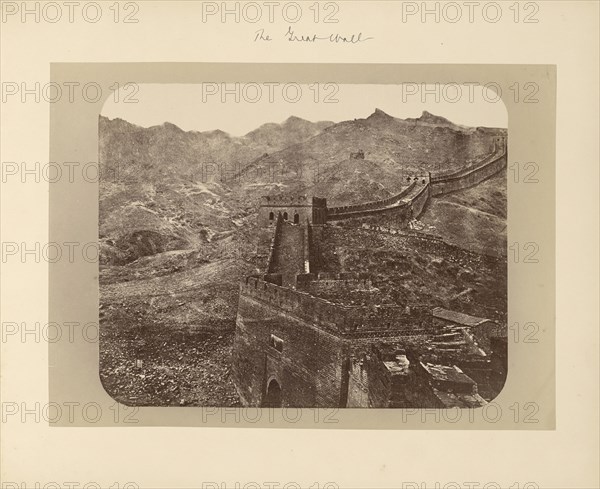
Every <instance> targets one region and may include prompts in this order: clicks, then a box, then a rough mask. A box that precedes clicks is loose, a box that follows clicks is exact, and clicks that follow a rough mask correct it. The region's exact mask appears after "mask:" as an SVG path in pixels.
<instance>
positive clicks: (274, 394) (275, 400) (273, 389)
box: [263, 379, 281, 407]
mask: <svg viewBox="0 0 600 489" xmlns="http://www.w3.org/2000/svg"><path fill="white" fill-rule="evenodd" d="M263 407H281V386H280V385H279V382H277V381H276V380H275V379H271V381H270V382H269V385H267V395H266V396H265V399H264V401H263Z"/></svg>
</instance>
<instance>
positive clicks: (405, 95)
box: [102, 83, 508, 136]
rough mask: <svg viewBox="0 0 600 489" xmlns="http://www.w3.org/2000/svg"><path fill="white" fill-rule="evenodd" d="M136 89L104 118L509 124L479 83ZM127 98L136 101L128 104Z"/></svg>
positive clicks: (233, 130) (193, 123) (249, 125)
mask: <svg viewBox="0 0 600 489" xmlns="http://www.w3.org/2000/svg"><path fill="white" fill-rule="evenodd" d="M137 88H138V89H137V92H136V93H134V90H135V87H126V88H122V89H121V90H120V93H119V94H118V97H110V98H109V99H108V100H107V101H106V103H105V105H104V107H103V109H102V115H104V116H106V117H109V118H111V119H113V118H115V117H120V118H122V119H125V120H126V121H129V122H131V123H133V124H137V125H140V126H144V127H149V126H153V125H159V124H162V123H164V122H171V123H173V124H175V125H177V126H179V127H180V128H182V129H184V130H186V131H189V130H196V131H209V130H214V129H220V130H222V131H225V132H228V133H229V134H231V135H233V136H241V135H244V134H246V133H248V132H249V131H251V130H253V129H256V128H257V127H258V126H260V125H261V124H264V123H266V122H283V121H284V120H285V119H287V118H288V117H290V116H292V115H294V116H297V117H301V118H303V119H307V120H309V121H313V122H316V121H323V120H329V121H333V122H340V121H344V120H349V119H355V118H356V119H360V118H365V117H368V116H369V115H370V114H372V113H373V111H374V110H375V108H379V109H381V110H383V111H384V112H386V113H388V114H389V115H392V116H394V117H399V118H402V119H404V118H407V117H419V116H420V115H421V113H422V112H423V111H424V110H427V111H429V112H431V113H433V114H435V115H440V116H443V117H445V118H447V119H449V120H451V121H452V122H455V123H457V124H463V125H466V126H488V127H507V125H508V115H507V112H506V108H505V106H504V103H503V102H502V101H501V100H499V99H498V96H497V94H496V93H495V92H494V91H493V90H491V89H489V88H488V89H486V88H484V87H481V86H467V85H449V86H444V85H438V86H435V85H417V84H413V85H334V84H329V85H327V84H318V85H317V84H315V85H299V84H292V83H290V84H283V83H280V84H271V85H269V84H265V83H253V84H250V83H248V84H244V83H240V84H233V83H230V84H227V85H226V86H225V85H222V84H216V83H214V84H213V83H210V84H209V83H206V84H195V85H180V84H160V85H159V84H144V85H139V86H138V87H137ZM126 97H129V100H131V101H135V102H134V103H125V102H124V100H125V99H126ZM115 99H117V100H115ZM423 99H424V100H423Z"/></svg>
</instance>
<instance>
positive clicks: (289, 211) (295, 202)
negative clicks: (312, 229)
mask: <svg viewBox="0 0 600 489" xmlns="http://www.w3.org/2000/svg"><path fill="white" fill-rule="evenodd" d="M279 214H281V218H282V220H283V221H284V222H285V223H289V224H293V225H297V226H306V225H311V226H312V225H320V224H325V223H326V222H327V199H324V198H319V197H309V196H307V195H284V194H281V195H267V196H264V197H261V200H260V207H259V209H258V228H259V233H260V234H259V242H258V254H259V256H263V257H265V256H268V254H269V249H270V246H271V240H272V238H273V236H274V232H275V225H276V223H277V217H278V215H279Z"/></svg>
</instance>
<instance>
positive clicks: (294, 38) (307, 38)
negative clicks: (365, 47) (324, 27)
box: [254, 26, 374, 44]
mask: <svg viewBox="0 0 600 489" xmlns="http://www.w3.org/2000/svg"><path fill="white" fill-rule="evenodd" d="M283 39H285V40H286V41H288V42H299V43H316V42H329V43H334V44H358V43H361V42H365V41H369V40H371V39H374V38H373V37H366V36H363V33H362V32H358V33H353V34H347V35H342V34H340V33H331V34H328V35H325V36H318V35H317V34H312V33H311V34H297V33H296V32H295V31H294V30H293V29H292V28H291V26H290V27H288V30H287V32H286V33H285V34H284V36H283ZM273 40H274V38H273V37H271V35H270V34H268V33H267V32H266V31H265V29H259V30H257V31H256V32H255V33H254V42H258V41H273Z"/></svg>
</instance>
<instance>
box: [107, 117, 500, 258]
mask: <svg viewBox="0 0 600 489" xmlns="http://www.w3.org/2000/svg"><path fill="white" fill-rule="evenodd" d="M496 133H503V134H504V133H506V130H505V129H500V128H485V127H475V128H473V127H465V126H461V125H458V124H454V123H453V122H451V121H449V120H448V119H446V118H444V117H441V116H437V115H434V114H431V113H429V112H426V111H425V112H423V114H422V115H421V117H419V118H409V119H399V118H395V117H392V116H390V115H388V114H386V113H385V112H384V111H382V110H380V109H375V111H374V112H373V113H372V114H371V115H370V116H368V117H366V118H363V119H354V120H348V121H342V122H339V123H333V122H329V121H322V122H310V121H306V120H304V119H301V118H298V117H294V116H292V117H289V118H288V119H287V120H285V121H284V122H282V123H279V124H277V123H268V124H263V125H261V126H260V127H258V128H257V129H255V130H253V131H251V132H249V133H248V134H246V135H244V136H242V137H234V136H231V135H229V134H227V133H225V132H223V131H221V130H214V131H206V132H198V131H184V130H182V129H180V128H179V127H177V126H176V125H174V124H171V123H168V122H165V123H164V124H162V125H159V126H152V127H149V128H144V127H140V126H136V125H134V124H131V123H129V122H127V121H124V120H122V119H118V118H117V119H112V120H111V119H108V118H105V117H102V116H101V117H100V120H99V136H100V137H99V141H100V142H99V163H100V171H101V182H100V238H101V243H102V245H101V262H102V263H104V264H124V263H128V262H131V261H133V260H135V259H137V258H139V257H140V256H145V255H152V254H155V253H160V252H163V251H169V250H177V249H198V248H202V247H206V246H209V247H211V248H212V247H214V245H215V243H216V242H218V241H219V240H220V239H221V238H223V237H227V236H230V235H231V234H232V233H234V234H235V233H238V231H239V230H240V229H241V228H242V227H247V226H250V227H252V226H253V224H254V223H253V220H254V216H255V213H256V205H257V202H258V198H259V197H260V196H261V195H263V194H270V193H277V192H285V193H307V194H313V195H318V196H323V197H326V198H327V199H328V203H329V204H330V205H346V204H351V203H359V202H363V201H369V200H374V199H379V198H385V197H388V196H390V195H393V194H395V193H397V192H398V191H399V190H400V189H401V188H402V185H403V181H404V176H405V175H406V174H407V173H415V172H416V173H418V172H437V171H441V172H445V171H452V170H456V169H459V168H462V167H464V166H467V165H470V164H472V163H473V162H475V161H477V160H478V159H479V158H481V157H482V156H484V155H486V154H489V153H491V152H492V150H493V148H492V146H491V143H490V141H491V138H490V136H491V135H492V134H496ZM359 151H360V152H362V154H363V157H358V158H357V157H356V154H355V155H354V156H353V155H352V153H358V152H359ZM500 187H502V185H500ZM500 191H502V189H500ZM500 200H502V199H500ZM468 205H469V204H467V206H468ZM477 205H478V204H477V202H475V203H473V206H474V207H473V208H474V209H475V210H477ZM455 207H456V206H455ZM496 207H497V203H496ZM446 208H447V209H446V210H447V211H449V212H450V211H456V209H454V208H452V209H451V210H448V206H446ZM490 210H491V215H492V216H493V217H494V218H498V219H499V220H502V219H503V217H504V214H503V211H502V209H492V208H490V206H489V205H488V206H487V208H486V210H485V211H483V212H486V214H490V212H489V211H490ZM431 220H432V221H435V218H434V217H432V218H431ZM497 224H498V225H499V223H497ZM496 227H497V226H496ZM458 234H459V235H460V233H458Z"/></svg>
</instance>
